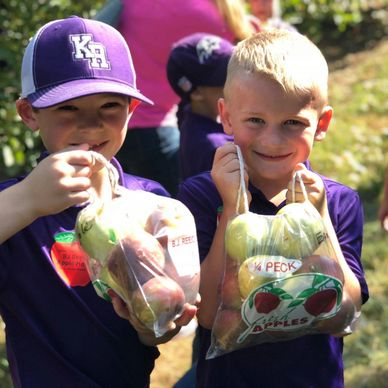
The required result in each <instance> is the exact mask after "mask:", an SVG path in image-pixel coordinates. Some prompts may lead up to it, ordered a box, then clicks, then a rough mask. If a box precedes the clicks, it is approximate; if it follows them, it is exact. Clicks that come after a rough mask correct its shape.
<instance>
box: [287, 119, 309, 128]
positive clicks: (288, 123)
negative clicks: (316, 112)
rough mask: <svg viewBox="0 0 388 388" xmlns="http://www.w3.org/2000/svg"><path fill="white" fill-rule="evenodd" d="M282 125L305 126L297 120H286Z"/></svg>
mask: <svg viewBox="0 0 388 388" xmlns="http://www.w3.org/2000/svg"><path fill="white" fill-rule="evenodd" d="M284 125H287V126H292V127H305V126H306V125H305V124H304V123H302V122H301V121H299V120H287V121H286V122H285V123H284Z"/></svg>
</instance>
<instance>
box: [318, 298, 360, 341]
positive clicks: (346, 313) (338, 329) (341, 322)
mask: <svg viewBox="0 0 388 388" xmlns="http://www.w3.org/2000/svg"><path fill="white" fill-rule="evenodd" d="M355 313H356V308H355V306H354V303H353V302H352V300H351V299H350V298H349V297H348V296H347V294H344V296H343V298H342V303H341V308H340V309H339V310H338V312H337V314H336V315H334V317H331V318H327V319H320V320H318V321H317V322H316V323H315V324H314V327H315V328H316V329H318V331H320V332H321V333H329V334H332V335H338V336H340V337H342V336H344V335H346V334H350V333H345V332H344V329H345V328H346V327H347V326H348V325H350V324H351V323H352V321H353V319H354V315H355Z"/></svg>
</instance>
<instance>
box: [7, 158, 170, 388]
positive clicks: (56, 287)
mask: <svg viewBox="0 0 388 388" xmlns="http://www.w3.org/2000/svg"><path fill="white" fill-rule="evenodd" d="M112 162H113V164H114V165H115V166H116V167H117V168H118V171H119V176H120V184H121V185H123V186H125V187H127V188H129V189H137V190H144V191H150V192H154V193H156V194H160V195H164V196H168V193H167V192H166V191H165V190H164V189H163V188H162V186H160V185H159V184H158V183H156V182H153V181H149V180H146V179H143V178H139V177H135V176H130V175H127V174H123V171H122V169H121V167H120V166H119V165H118V163H117V161H115V160H113V161H112ZM22 179H23V178H18V179H12V180H9V181H6V182H3V183H1V184H0V190H3V189H5V188H7V187H9V186H12V185H14V184H15V183H17V182H18V181H20V180H22ZM80 209H81V207H79V206H78V207H71V208H69V209H67V210H65V211H63V212H61V213H59V214H55V215H52V216H48V217H42V218H39V219H37V220H36V221H34V222H33V223H32V224H31V225H29V226H28V227H26V228H25V229H23V230H21V231H20V232H19V233H17V234H15V235H14V236H13V237H12V238H10V239H9V240H7V241H6V242H4V243H3V244H1V245H0V312H1V316H2V318H3V320H4V322H5V324H6V329H5V332H6V343H7V355H8V360H9V364H10V369H11V373H12V378H13V381H14V386H15V388H17V387H28V388H35V387H72V388H86V387H88V388H89V387H107V388H111V387H115V388H119V387H122V388H124V387H125V388H128V387H134V388H138V387H148V386H149V380H150V379H149V376H150V373H151V371H152V369H153V367H154V360H155V358H157V357H158V355H159V352H158V350H157V348H156V347H147V346H144V345H143V344H142V343H140V341H139V339H138V336H137V333H136V331H135V330H134V329H133V327H132V326H131V325H130V324H129V322H128V321H127V320H124V319H121V318H119V317H118V316H117V315H116V314H115V312H114V310H113V307H112V305H111V303H110V302H107V301H105V300H103V299H102V298H100V297H99V296H97V294H96V292H95V291H94V288H93V286H92V284H91V283H90V281H88V279H86V281H85V273H83V272H82V270H85V268H82V267H81V266H80V270H79V271H78V272H79V275H80V276H79V277H73V282H74V283H76V284H78V285H69V284H67V283H66V282H65V281H64V280H63V278H62V277H61V276H60V275H59V273H58V272H57V270H56V269H55V268H56V265H55V261H56V260H62V261H65V263H66V262H67V261H66V259H67V258H69V260H70V259H74V257H70V256H66V254H67V255H69V252H70V251H66V249H72V247H71V246H70V247H69V245H66V246H65V247H64V246H63V245H61V244H60V243H58V241H56V240H57V236H59V235H61V234H62V235H63V233H70V234H71V233H72V232H73V231H74V225H75V220H76V217H77V213H78V212H79V210H80ZM72 252H73V256H74V255H75V256H76V255H77V253H74V252H75V251H72ZM76 259H77V257H76ZM75 264H77V261H76V262H75ZM77 265H79V264H77ZM73 272H77V271H75V270H74V268H73Z"/></svg>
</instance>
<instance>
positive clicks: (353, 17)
mask: <svg viewBox="0 0 388 388" xmlns="http://www.w3.org/2000/svg"><path fill="white" fill-rule="evenodd" d="M281 4H282V10H283V16H284V18H285V19H287V20H288V21H290V22H291V23H292V24H294V25H295V26H296V27H297V28H298V30H299V31H300V32H301V33H304V34H306V35H307V36H309V37H310V38H311V39H312V40H313V41H314V42H315V43H317V44H318V45H319V46H320V47H321V48H326V49H327V52H326V53H325V54H326V56H330V57H335V56H338V55H340V56H341V55H343V51H344V50H346V51H347V52H352V51H357V50H360V49H362V48H365V47H366V45H367V44H370V43H371V42H373V41H376V40H379V39H381V38H382V37H383V36H385V34H386V33H387V32H388V25H387V20H388V8H387V5H388V1H387V0H378V1H373V0H372V1H371V0H345V1H343V0H335V1H333V0H283V1H282V2H281ZM338 42H341V44H340V45H339V44H338Z"/></svg>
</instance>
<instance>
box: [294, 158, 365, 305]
mask: <svg viewBox="0 0 388 388" xmlns="http://www.w3.org/2000/svg"><path fill="white" fill-rule="evenodd" d="M296 170H299V171H300V172H301V177H302V179H303V183H304V185H305V189H306V191H307V195H308V199H309V200H310V202H311V203H312V204H313V205H314V206H315V207H316V209H317V210H318V211H319V213H320V214H321V216H322V218H323V221H324V224H325V227H326V231H327V233H328V237H329V239H330V241H331V243H332V245H333V249H334V252H335V254H336V256H337V259H338V263H339V264H340V266H341V268H342V271H343V272H344V277H345V285H344V288H345V290H346V292H347V294H348V295H349V296H350V298H351V299H352V301H353V304H354V306H355V307H356V309H357V311H359V310H360V308H361V288H360V283H359V281H358V279H357V277H356V276H355V274H354V273H353V271H352V270H351V269H350V267H349V265H348V264H347V262H346V260H345V257H344V254H343V252H342V249H341V247H340V245H339V242H338V238H337V234H336V232H335V230H334V227H333V224H332V222H331V219H330V214H329V209H328V207H327V199H326V192H325V187H324V184H323V182H322V179H321V178H320V177H319V176H318V175H317V174H315V173H313V172H311V171H308V170H307V169H306V168H305V167H304V165H302V164H301V165H298V166H297V168H296ZM296 186H297V188H298V190H297V192H296V196H295V201H296V202H303V201H304V197H303V194H302V191H301V189H300V186H299V185H296ZM290 201H291V190H290V186H289V188H288V191H287V202H290Z"/></svg>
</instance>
